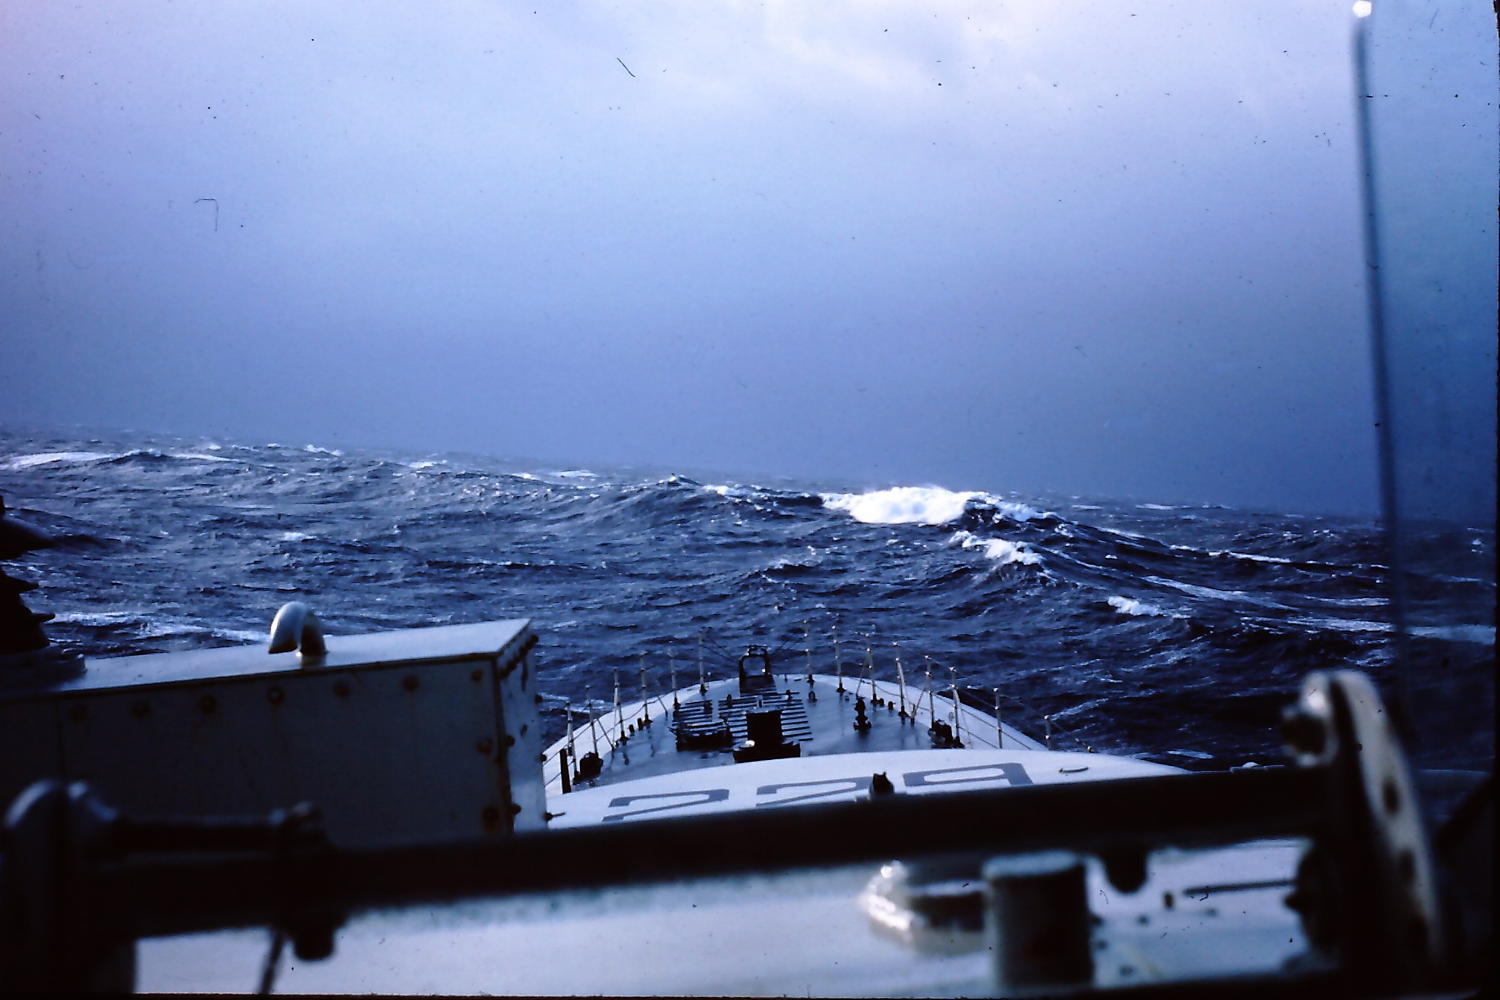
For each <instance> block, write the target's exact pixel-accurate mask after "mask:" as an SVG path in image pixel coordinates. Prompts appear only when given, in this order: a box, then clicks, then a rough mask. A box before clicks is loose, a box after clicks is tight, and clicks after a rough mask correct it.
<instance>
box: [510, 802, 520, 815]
mask: <svg viewBox="0 0 1500 1000" xmlns="http://www.w3.org/2000/svg"><path fill="white" fill-rule="evenodd" d="M510 814H511V815H512V816H519V815H521V807H520V806H518V805H516V804H515V803H514V802H512V803H511V804H510Z"/></svg>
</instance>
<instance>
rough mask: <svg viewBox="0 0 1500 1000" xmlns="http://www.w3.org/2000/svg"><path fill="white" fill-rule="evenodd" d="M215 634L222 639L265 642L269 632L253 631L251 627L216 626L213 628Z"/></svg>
mask: <svg viewBox="0 0 1500 1000" xmlns="http://www.w3.org/2000/svg"><path fill="white" fill-rule="evenodd" d="M213 634H214V635H215V636H217V637H219V638H220V639H233V640H235V641H236V642H255V643H261V642H265V641H266V638H267V633H265V632H252V631H250V630H249V629H242V628H216V629H214V630H213Z"/></svg>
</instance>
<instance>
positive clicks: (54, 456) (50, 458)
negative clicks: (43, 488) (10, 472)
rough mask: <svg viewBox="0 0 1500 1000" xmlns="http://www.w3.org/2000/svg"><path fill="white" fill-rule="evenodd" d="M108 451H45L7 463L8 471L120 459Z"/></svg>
mask: <svg viewBox="0 0 1500 1000" xmlns="http://www.w3.org/2000/svg"><path fill="white" fill-rule="evenodd" d="M119 457H120V456H119V455H118V454H115V453H111V452H107V451H44V452H41V453H39V454H36V455H18V456H16V457H15V458H12V459H11V460H10V461H8V462H6V463H5V468H7V469H31V468H35V467H36V466H38V465H81V464H83V463H85V462H97V461H99V460H100V459H105V458H119Z"/></svg>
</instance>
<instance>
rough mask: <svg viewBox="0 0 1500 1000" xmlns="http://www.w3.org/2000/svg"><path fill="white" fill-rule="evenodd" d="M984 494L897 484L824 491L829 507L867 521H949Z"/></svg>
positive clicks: (932, 522) (943, 522)
mask: <svg viewBox="0 0 1500 1000" xmlns="http://www.w3.org/2000/svg"><path fill="white" fill-rule="evenodd" d="M983 496H984V494H983V493H978V492H975V491H973V490H968V491H963V492H955V491H953V490H945V489H943V488H942V487H941V486H893V487H891V488H890V489H888V490H875V491H873V492H871V493H824V494H822V499H823V506H825V507H827V508H828V509H829V510H841V511H843V512H844V513H846V514H848V515H849V516H850V517H852V518H854V519H855V520H856V521H860V522H863V523H865V524H947V523H948V522H949V521H956V520H958V518H959V517H960V516H962V515H963V512H964V508H966V507H967V506H968V505H969V501H970V500H974V499H976V498H979V497H983Z"/></svg>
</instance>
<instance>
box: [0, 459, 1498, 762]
mask: <svg viewBox="0 0 1500 1000" xmlns="http://www.w3.org/2000/svg"><path fill="white" fill-rule="evenodd" d="M963 485H964V484H957V483H949V484H944V485H943V486H938V485H930V484H915V483H911V484H895V485H892V484H874V485H871V484H850V483H838V482H827V483H814V482H791V481H762V482H748V481H739V480H735V479H731V478H728V477H723V476H712V475H706V474H694V475H691V476H690V475H686V474H680V473H673V472H672V471H671V470H649V469H640V468H625V467H610V468H606V467H592V468H587V469H586V468H568V467H558V466H549V465H545V464H542V463H538V462H532V461H506V460H502V459H494V458H486V457H483V456H474V455H457V454H406V453H399V452H379V451H354V450H348V451H341V450H339V449H336V448H327V447H321V446H318V445H316V444H307V443H303V442H295V443H266V444H245V443H235V442H231V441H228V440H211V439H203V438H168V437H163V436H160V435H143V434H138V433H129V432H121V433H118V434H111V435H107V436H93V437H87V438H84V437H76V436H58V435H51V434H39V433H26V434H22V433H15V432H4V431H0V495H3V496H4V499H5V503H6V504H7V505H8V506H9V507H10V508H11V509H12V512H13V513H14V514H15V515H16V516H18V517H21V518H22V519H24V520H26V521H28V522H29V523H32V524H34V525H36V526H38V527H41V528H43V529H44V530H46V531H48V532H49V533H51V534H52V535H54V536H55V537H56V538H57V540H58V544H57V545H56V546H55V547H53V548H49V549H44V550H39V551H36V552H33V553H29V554H28V555H27V556H25V557H23V558H21V559H18V560H15V561H13V562H11V563H7V564H6V565H5V566H4V567H3V568H4V569H5V571H6V572H8V573H10V574H11V575H12V576H17V577H22V578H25V579H29V580H32V581H34V582H36V583H37V584H39V585H40V586H39V589H37V590H36V591H34V592H32V593H31V594H29V595H27V598H26V599H27V602H28V604H29V605H30V606H31V608H32V609H33V610H35V611H44V612H52V613H54V614H55V615H56V618H55V619H54V620H53V621H51V622H50V623H49V624H48V625H47V626H46V628H47V631H48V634H49V635H50V636H51V637H52V639H53V641H54V642H55V643H57V644H62V645H66V646H69V647H72V648H75V649H77V650H79V651H81V652H82V653H84V654H85V655H88V656H91V657H113V656H124V655H128V654H131V653H140V652H148V651H162V650H178V649H188V648H195V647H203V646H220V645H232V644H240V643H246V644H248V643H263V642H264V641H265V636H266V633H267V629H268V626H269V623H270V621H271V618H272V616H273V615H274V614H275V612H276V610H277V608H278V607H280V606H281V605H282V604H283V603H284V602H286V601H290V600H303V601H307V602H308V603H310V604H311V605H312V606H313V608H314V609H315V610H316V612H317V614H318V616H319V617H320V618H321V619H322V621H323V623H324V626H325V629H326V630H327V631H328V632H329V634H330V635H337V634H339V633H354V632H367V631H376V630H384V629H396V628H406V627H410V626H416V625H437V624H450V623H459V622H474V621H482V620H486V619H492V618H515V617H525V618H530V619H531V620H532V622H533V625H534V627H535V629H536V631H537V633H538V634H539V636H540V638H541V643H540V645H539V647H538V653H537V662H538V664H539V667H540V669H541V671H542V675H543V678H544V691H545V696H546V701H545V705H544V709H545V712H546V714H547V719H548V723H549V726H550V728H551V730H552V731H553V734H554V735H558V734H560V733H561V731H562V727H563V706H564V704H565V702H567V701H569V700H571V701H572V702H573V704H574V705H579V704H582V703H584V701H585V699H588V698H593V699H594V700H595V701H596V702H599V701H602V700H603V699H607V698H609V697H610V696H611V691H612V684H613V679H614V677H615V675H616V672H618V673H619V676H620V677H621V679H622V683H623V684H624V685H625V691H624V694H625V696H626V698H627V699H628V698H630V697H631V696H632V695H633V694H634V687H635V685H637V684H638V683H639V682H638V680H637V678H638V676H639V668H640V664H641V657H642V655H644V656H645V657H646V663H647V666H648V670H649V672H650V673H649V676H650V680H649V683H651V684H652V685H653V686H657V685H665V684H666V683H667V682H668V678H669V677H670V673H671V671H672V670H673V668H675V669H676V671H677V673H678V676H679V682H680V683H682V684H687V683H691V682H692V681H694V680H696V677H697V671H698V669H699V665H700V663H701V664H702V668H703V669H704V670H705V672H707V673H708V674H710V675H716V674H722V673H723V672H724V671H726V670H728V669H731V668H732V664H733V659H734V657H735V656H736V655H737V654H738V653H739V652H740V651H742V650H743V647H744V645H745V644H747V643H750V642H756V643H762V644H765V645H768V646H770V647H771V648H772V649H773V651H774V652H775V653H776V654H777V655H778V656H779V657H781V658H782V659H783V661H784V662H789V663H793V664H795V666H794V667H791V668H789V669H803V668H804V667H805V666H806V665H807V664H808V663H809V662H810V663H811V664H812V666H813V667H814V668H815V669H817V670H820V671H827V672H830V673H831V672H834V671H835V670H836V669H842V670H843V671H844V672H846V673H853V672H856V671H858V670H860V669H861V668H862V666H863V664H864V663H865V662H866V659H867V657H868V659H869V660H870V661H871V662H872V663H873V669H874V672H875V674H876V675H877V676H880V677H891V678H894V676H895V670H896V666H895V659H896V657H897V656H900V657H901V659H902V663H903V665H904V667H905V670H906V672H907V676H908V678H914V679H915V680H914V683H921V682H922V678H923V676H924V674H925V673H926V672H927V671H929V670H930V671H931V672H932V674H933V677H934V684H935V685H941V686H943V687H946V686H947V685H948V684H950V683H952V684H956V685H957V686H958V687H959V689H960V690H961V691H962V692H963V694H964V696H965V697H966V698H968V699H971V700H973V701H974V702H975V703H976V704H978V705H982V706H985V707H990V706H992V705H993V702H994V696H995V693H996V691H998V693H999V696H1000V700H1001V704H1002V711H1003V713H1004V714H1005V718H1006V720H1007V721H1008V722H1011V723H1013V724H1015V725H1017V726H1018V727H1020V728H1022V729H1024V730H1028V731H1030V732H1032V733H1033V734H1035V735H1038V736H1039V735H1041V734H1042V732H1043V730H1044V728H1045V727H1046V726H1047V725H1049V722H1048V721H1047V720H1048V717H1050V726H1051V729H1052V732H1053V735H1054V739H1055V741H1056V743H1057V745H1059V746H1062V747H1065V748H1066V747H1085V746H1087V747H1093V748H1094V749H1096V750H1099V751H1101V752H1112V753H1121V754H1130V755H1137V756H1142V757H1149V758H1151V759H1155V760H1160V761H1163V762H1167V763H1175V764H1179V765H1184V766H1190V767H1201V766H1226V765H1237V764H1243V763H1246V762H1250V761H1254V762H1257V763H1273V762H1277V761H1279V760H1280V759H1281V750H1280V738H1279V719H1280V710H1281V707H1282V706H1283V705H1285V704H1286V703H1288V702H1289V701H1290V700H1291V699H1292V698H1293V697H1294V696H1295V693H1296V691H1297V687H1298V683H1299V681H1300V679H1301V678H1302V677H1303V676H1304V675H1305V674H1307V673H1308V672H1309V671H1312V670H1318V669H1331V668H1342V667H1352V668H1355V669H1359V670H1364V671H1367V672H1368V673H1370V674H1372V675H1373V676H1374V677H1375V678H1376V680H1377V681H1378V682H1380V683H1381V684H1382V685H1385V686H1387V687H1389V686H1390V685H1391V684H1392V682H1393V654H1392V628H1391V625H1390V615H1389V608H1388V605H1387V598H1386V587H1387V583H1388V577H1389V575H1390V571H1389V569H1388V563H1389V559H1388V558H1387V555H1386V549H1385V544H1384V538H1383V534H1382V531H1381V528H1380V525H1379V523H1378V522H1377V521H1375V520H1372V519H1367V518H1366V519H1360V518H1340V517H1327V516H1313V515H1307V514H1298V513H1285V512H1279V513H1278V512H1264V511H1254V510H1241V509H1234V508H1229V507H1223V506H1213V505H1204V506H1193V505H1182V504H1172V503H1156V502H1149V501H1142V500H1129V501H1124V500H1111V499H1108V498H1098V497H1078V496H1039V495H1027V494H1018V493H994V492H983V491H974V490H964V489H962V488H961V487H962V486H963ZM1470 545H1471V547H1472V551H1473V553H1474V558H1475V567H1476V568H1473V569H1472V570H1470V571H1466V570H1465V568H1464V567H1463V566H1457V567H1450V568H1449V571H1448V572H1446V573H1445V574H1444V575H1443V576H1442V577H1440V578H1438V577H1434V578H1432V579H1430V580H1428V581H1426V585H1425V586H1422V587H1418V588H1417V591H1416V594H1415V600H1416V601H1418V602H1427V603H1428V604H1435V605H1438V606H1440V605H1441V604H1442V602H1444V601H1445V600H1453V601H1455V602H1456V603H1457V604H1460V605H1463V606H1476V605H1477V606H1484V605H1486V604H1487V605H1488V606H1490V607H1493V604H1494V582H1493V579H1492V578H1487V576H1486V573H1485V572H1483V571H1482V569H1480V568H1478V567H1482V566H1484V565H1492V563H1493V546H1494V537H1493V535H1492V534H1485V533H1480V532H1475V533H1473V539H1472V541H1471V542H1470ZM1414 643H1415V644H1416V645H1417V646H1419V647H1421V649H1420V651H1421V653H1422V654H1423V656H1424V657H1426V658H1427V659H1428V660H1434V661H1440V662H1442V663H1443V664H1444V668H1445V671H1446V673H1445V674H1444V676H1443V677H1442V678H1441V681H1442V683H1443V684H1444V685H1448V686H1453V685H1457V686H1458V687H1457V688H1456V689H1455V690H1459V691H1462V690H1463V687H1464V685H1470V684H1472V685H1474V687H1475V690H1479V691H1482V692H1492V691H1493V683H1492V681H1490V680H1488V678H1489V676H1490V673H1491V672H1492V671H1493V664H1494V625H1493V621H1486V622H1456V623H1453V626H1452V627H1449V628H1433V629H1427V630H1426V631H1425V634H1420V635H1418V636H1417V637H1416V638H1415V639H1414ZM809 650H811V652H810V653H809V652H808V651H809ZM93 669H107V665H95V666H94V668H93ZM1486 699H1489V700H1488V701H1486ZM1444 704H1445V705H1446V706H1447V707H1446V708H1445V709H1444V712H1445V713H1447V716H1448V717H1445V718H1441V719H1422V720H1418V721H1419V723H1420V724H1421V725H1423V726H1426V727H1437V728H1439V729H1440V730H1441V731H1442V732H1443V733H1444V736H1443V739H1442V740H1440V741H1435V742H1433V743H1431V744H1430V745H1429V746H1428V747H1427V749H1425V750H1423V751H1422V752H1423V753H1424V754H1426V755H1427V756H1428V757H1429V758H1430V759H1431V761H1432V762H1434V763H1441V764H1444V765H1446V766H1477V767H1483V768H1485V769H1487V768H1488V761H1489V759H1490V757H1491V756H1492V754H1493V739H1494V731H1493V730H1494V724H1493V718H1492V714H1491V713H1492V712H1493V701H1492V694H1484V695H1483V696H1482V697H1479V698H1467V697H1462V696H1460V697H1456V698H1452V697H1450V698H1448V699H1446V700H1445V702H1444Z"/></svg>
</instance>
